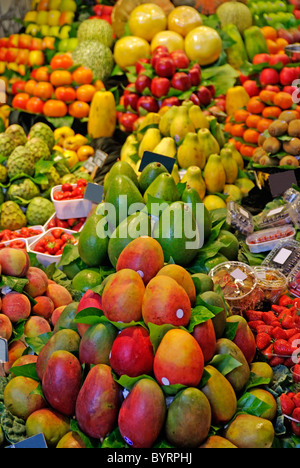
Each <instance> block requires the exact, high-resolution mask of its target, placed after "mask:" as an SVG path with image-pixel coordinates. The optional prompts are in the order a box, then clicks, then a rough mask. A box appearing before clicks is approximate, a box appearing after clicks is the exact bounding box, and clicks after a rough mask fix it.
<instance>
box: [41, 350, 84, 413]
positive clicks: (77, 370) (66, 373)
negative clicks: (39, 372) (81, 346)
mask: <svg viewBox="0 0 300 468" xmlns="http://www.w3.org/2000/svg"><path fill="white" fill-rule="evenodd" d="M81 377H82V368H81V364H80V362H79V360H78V359H77V358H76V357H75V356H74V355H73V354H71V353H69V352H68V351H63V350H59V351H54V353H52V354H51V356H50V358H49V360H48V363H47V366H46V369H45V372H44V375H43V380H42V388H43V393H44V395H45V398H46V400H47V401H48V403H49V405H50V406H51V407H52V408H53V409H55V410H57V411H59V412H60V413H61V414H64V415H65V416H73V415H74V413H75V406H76V399H77V396H78V393H79V390H80V387H81Z"/></svg>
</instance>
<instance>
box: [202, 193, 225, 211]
mask: <svg viewBox="0 0 300 468" xmlns="http://www.w3.org/2000/svg"><path fill="white" fill-rule="evenodd" d="M203 203H204V205H205V207H206V208H207V209H208V211H212V210H217V209H219V208H226V203H225V202H224V200H223V199H222V198H221V197H218V195H207V196H206V197H205V198H204V200H203Z"/></svg>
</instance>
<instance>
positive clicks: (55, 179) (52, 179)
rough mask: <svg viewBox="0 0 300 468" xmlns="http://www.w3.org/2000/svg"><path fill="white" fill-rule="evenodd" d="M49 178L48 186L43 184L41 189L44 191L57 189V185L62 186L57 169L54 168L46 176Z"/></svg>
mask: <svg viewBox="0 0 300 468" xmlns="http://www.w3.org/2000/svg"><path fill="white" fill-rule="evenodd" d="M45 175H46V176H47V178H48V183H47V184H41V189H42V190H43V191H44V190H49V189H50V188H52V187H55V185H59V184H60V175H59V173H58V172H57V170H56V169H55V167H54V166H52V167H51V169H50V170H49V172H47V174H45Z"/></svg>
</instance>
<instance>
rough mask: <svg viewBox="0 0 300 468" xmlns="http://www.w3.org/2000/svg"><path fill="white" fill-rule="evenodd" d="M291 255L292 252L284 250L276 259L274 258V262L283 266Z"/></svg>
mask: <svg viewBox="0 0 300 468" xmlns="http://www.w3.org/2000/svg"><path fill="white" fill-rule="evenodd" d="M291 255H292V251H291V250H288V249H285V248H283V249H281V250H280V251H279V252H278V254H277V255H276V257H275V258H274V262H275V263H278V264H279V265H283V264H284V263H285V262H286V261H287V259H288V258H289V257H290V256H291Z"/></svg>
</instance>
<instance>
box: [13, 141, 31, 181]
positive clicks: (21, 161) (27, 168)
mask: <svg viewBox="0 0 300 468" xmlns="http://www.w3.org/2000/svg"><path fill="white" fill-rule="evenodd" d="M6 168H7V173H8V177H9V178H10V179H12V178H13V177H19V176H22V175H24V174H26V175H28V176H33V175H34V171H35V167H34V157H33V156H32V155H31V154H30V152H29V151H28V150H27V149H26V148H25V146H17V148H16V149H15V150H14V151H13V152H12V153H11V155H10V156H9V158H8V160H7V163H6Z"/></svg>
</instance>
